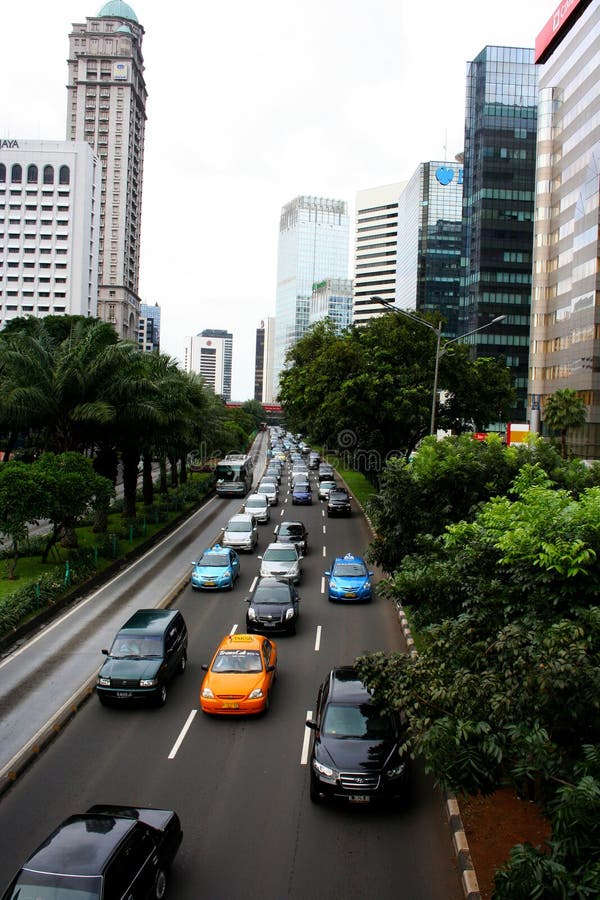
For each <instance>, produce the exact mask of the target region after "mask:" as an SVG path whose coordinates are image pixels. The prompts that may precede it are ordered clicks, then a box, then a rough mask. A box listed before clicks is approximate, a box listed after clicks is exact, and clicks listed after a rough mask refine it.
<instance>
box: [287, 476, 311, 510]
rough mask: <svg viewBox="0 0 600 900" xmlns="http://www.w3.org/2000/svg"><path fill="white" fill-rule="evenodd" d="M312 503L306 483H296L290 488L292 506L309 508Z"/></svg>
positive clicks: (307, 483) (308, 485) (308, 486)
mask: <svg viewBox="0 0 600 900" xmlns="http://www.w3.org/2000/svg"><path fill="white" fill-rule="evenodd" d="M311 503H312V491H311V489H310V484H309V482H308V481H296V482H295V484H294V487H293V488H292V505H293V506H310V505H311Z"/></svg>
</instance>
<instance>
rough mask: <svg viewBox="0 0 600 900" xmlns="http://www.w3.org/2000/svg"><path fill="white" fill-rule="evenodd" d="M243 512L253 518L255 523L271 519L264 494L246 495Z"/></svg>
mask: <svg viewBox="0 0 600 900" xmlns="http://www.w3.org/2000/svg"><path fill="white" fill-rule="evenodd" d="M244 512H245V513H247V514H249V515H251V516H255V517H256V520H257V522H268V521H269V519H270V518H271V509H270V507H269V500H268V498H267V495H266V494H248V496H247V497H246V502H245V503H244Z"/></svg>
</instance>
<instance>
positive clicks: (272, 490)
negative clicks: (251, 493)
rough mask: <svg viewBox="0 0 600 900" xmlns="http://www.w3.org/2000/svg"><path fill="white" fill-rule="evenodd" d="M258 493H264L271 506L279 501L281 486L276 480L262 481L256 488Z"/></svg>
mask: <svg viewBox="0 0 600 900" xmlns="http://www.w3.org/2000/svg"><path fill="white" fill-rule="evenodd" d="M256 492H257V493H258V494H264V495H265V496H266V498H267V500H268V501H269V506H277V504H278V503H279V488H278V486H277V483H276V482H273V481H261V482H260V484H259V485H258V487H257V488H256Z"/></svg>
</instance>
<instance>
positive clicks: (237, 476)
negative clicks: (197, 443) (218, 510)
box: [215, 453, 252, 497]
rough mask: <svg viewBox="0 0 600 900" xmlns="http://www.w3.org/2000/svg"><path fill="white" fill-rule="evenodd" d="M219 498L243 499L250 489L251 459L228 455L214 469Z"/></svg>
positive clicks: (232, 454) (239, 455) (242, 454)
mask: <svg viewBox="0 0 600 900" xmlns="http://www.w3.org/2000/svg"><path fill="white" fill-rule="evenodd" d="M215 476H216V479H217V487H216V490H217V494H218V496H219V497H237V496H240V497H244V496H245V495H246V494H247V493H248V491H249V490H250V488H251V487H252V457H250V456H247V455H246V454H245V453H228V454H227V456H226V457H225V459H221V460H220V461H219V462H218V463H217V467H216V469H215Z"/></svg>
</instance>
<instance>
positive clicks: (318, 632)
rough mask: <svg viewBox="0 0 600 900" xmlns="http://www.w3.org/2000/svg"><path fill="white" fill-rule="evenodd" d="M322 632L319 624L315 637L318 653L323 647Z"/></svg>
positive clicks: (316, 651)
mask: <svg viewBox="0 0 600 900" xmlns="http://www.w3.org/2000/svg"><path fill="white" fill-rule="evenodd" d="M321 633H322V629H321V626H320V625H317V634H316V637H315V653H318V652H319V650H320V649H321Z"/></svg>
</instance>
